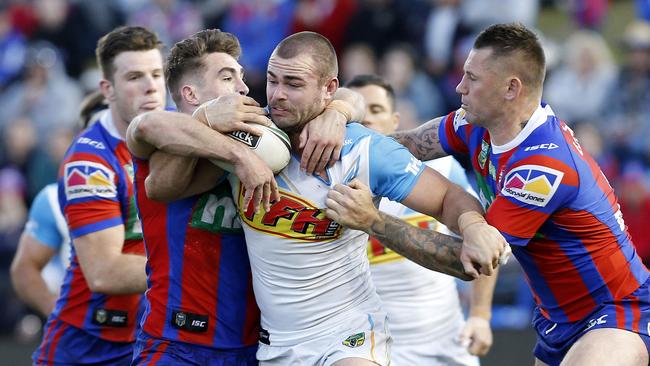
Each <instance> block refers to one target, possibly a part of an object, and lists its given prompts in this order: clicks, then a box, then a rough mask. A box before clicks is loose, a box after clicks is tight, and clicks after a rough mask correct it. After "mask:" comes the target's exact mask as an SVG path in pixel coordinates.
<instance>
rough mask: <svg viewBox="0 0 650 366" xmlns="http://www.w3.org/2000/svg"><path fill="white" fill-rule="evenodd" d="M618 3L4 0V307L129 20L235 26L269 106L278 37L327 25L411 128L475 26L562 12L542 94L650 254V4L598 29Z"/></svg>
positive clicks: (3, 327)
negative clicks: (26, 243)
mask: <svg viewBox="0 0 650 366" xmlns="http://www.w3.org/2000/svg"><path fill="white" fill-rule="evenodd" d="M615 2H616V1H608V0H555V1H552V0H546V1H543V0H113V1H92V0H2V2H0V141H2V142H1V144H0V297H2V298H3V299H2V301H0V311H2V312H3V313H4V314H12V313H13V314H16V313H20V312H21V311H23V309H22V305H20V304H19V303H18V301H17V300H13V299H12V298H10V297H7V296H5V294H8V293H10V289H9V288H10V281H9V280H8V268H9V264H10V262H11V258H12V257H13V253H14V251H15V249H16V244H17V242H18V238H19V236H20V233H21V232H22V229H23V226H24V224H25V220H26V215H27V212H28V208H29V205H30V203H31V201H32V200H33V198H34V196H35V195H36V193H38V191H39V190H40V189H41V188H42V187H44V186H45V185H46V184H48V183H51V182H54V181H55V180H56V177H57V169H58V164H59V162H60V160H61V158H62V156H63V154H64V153H65V150H66V148H67V146H68V145H69V143H70V141H71V139H72V138H73V136H74V134H75V133H76V132H78V129H79V127H78V125H79V122H78V114H79V111H78V109H79V105H80V102H81V100H82V99H83V97H84V96H85V95H87V94H88V93H90V92H92V91H93V90H95V89H96V88H97V85H98V81H99V77H100V74H99V71H98V69H97V65H96V64H95V56H94V49H95V45H96V42H97V39H98V38H99V37H100V36H101V35H103V34H105V33H106V32H108V31H110V30H111V29H113V28H114V27H116V26H118V25H122V24H138V25H143V26H146V27H148V28H149V29H152V30H154V31H156V32H157V33H158V35H159V36H160V38H161V40H163V41H164V42H165V43H166V45H167V46H168V48H169V47H171V45H173V44H174V43H175V42H176V41H178V40H180V39H182V38H184V37H186V36H187V35H189V34H192V33H194V32H196V31H198V30H200V29H203V28H220V29H222V30H225V31H228V32H232V33H234V34H235V35H237V37H238V38H239V40H240V42H241V44H242V49H243V56H242V59H241V63H242V65H243V66H244V67H245V69H246V78H247V83H248V85H249V87H250V89H251V95H252V96H253V97H254V98H255V99H256V100H258V101H259V102H260V103H261V104H264V99H265V97H264V88H265V70H266V62H267V60H268V57H269V55H270V53H271V51H272V50H273V47H274V46H275V45H276V44H277V43H278V42H279V41H280V40H281V39H283V38H284V37H285V36H287V35H288V34H291V33H293V32H296V31H301V30H313V31H317V32H319V33H321V34H323V35H325V36H326V37H327V38H329V39H330V40H331V42H332V43H333V45H334V46H335V48H336V50H337V52H338V55H339V66H340V78H341V80H342V82H343V83H344V82H345V81H346V80H349V79H350V78H352V77H353V76H355V75H358V74H364V73H377V74H379V75H382V76H383V77H385V78H386V79H387V80H388V81H389V82H390V83H391V84H392V85H393V87H394V88H395V91H396V93H397V97H398V111H399V112H400V114H401V121H402V123H401V127H402V128H411V127H414V126H417V125H418V124H419V123H422V122H425V121H426V120H428V119H430V118H431V117H433V116H438V115H442V114H446V113H448V112H450V111H452V110H454V109H455V108H458V106H459V97H458V95H457V94H456V92H455V86H456V84H457V83H458V82H459V81H460V78H461V77H462V67H463V62H464V60H465V57H466V56H467V53H468V52H469V49H470V47H471V44H472V41H473V37H474V35H475V34H477V33H478V31H480V30H481V29H483V28H484V27H485V26H487V25H489V24H492V23H504V22H511V21H519V22H522V23H524V24H525V25H527V26H531V27H535V26H537V21H538V19H539V14H540V12H542V11H543V10H544V9H545V8H547V7H557V8H559V9H562V11H565V12H566V13H567V15H568V17H567V18H568V19H569V20H570V21H571V22H572V24H571V29H574V31H572V32H571V34H570V35H569V34H567V37H566V38H565V39H560V40H552V39H549V38H547V37H544V36H543V34H541V36H542V38H543V41H544V43H545V47H546V48H547V58H548V60H547V61H548V66H549V67H548V71H547V79H546V85H545V95H544V100H545V101H546V102H548V103H549V104H550V105H551V106H552V108H553V109H554V110H555V112H556V114H557V115H558V116H559V117H560V118H562V119H564V120H566V122H567V123H568V124H569V125H570V126H572V127H573V129H574V131H575V133H576V135H577V137H578V139H579V140H580V142H581V144H582V146H583V148H584V149H586V150H588V151H589V152H590V153H591V154H592V155H593V156H594V158H595V159H596V160H597V161H598V162H599V164H600V165H601V167H602V168H603V171H604V172H605V174H606V175H607V177H608V179H609V180H610V182H611V183H612V185H613V186H614V187H615V188H616V191H617V193H618V195H619V198H620V202H621V206H622V211H623V214H624V218H625V221H626V224H627V226H628V229H629V232H630V234H631V235H632V238H633V240H634V242H635V244H636V245H637V249H638V252H639V254H640V255H641V256H642V257H643V258H644V259H645V260H646V263H649V262H650V235H648V233H649V231H648V229H647V227H646V226H645V225H647V224H646V222H647V221H648V220H650V1H648V0H636V2H634V1H632V0H628V1H623V0H619V1H618V2H626V3H629V4H630V6H631V7H634V8H635V14H636V18H634V19H627V20H626V21H625V22H626V23H627V28H626V29H625V31H624V32H623V33H622V34H620V35H617V39H616V40H615V41H616V42H615V43H609V44H608V43H607V42H606V41H605V37H604V36H603V34H602V32H603V29H604V25H605V23H606V22H607V21H608V14H609V13H608V12H609V9H610V8H611V6H612V4H613V3H615ZM614 54H616V55H620V57H618V58H615V57H614V56H613V55H614ZM615 60H618V61H615ZM513 271H514V270H513ZM519 277H520V276H511V277H508V276H507V271H505V273H504V275H503V279H502V280H501V281H503V283H504V284H506V286H498V287H497V293H496V295H495V296H496V299H495V302H496V303H499V301H500V299H499V296H502V297H503V298H504V299H505V298H506V297H510V298H509V300H504V301H503V302H504V303H505V302H507V301H510V302H511V303H515V304H516V303H522V302H525V303H528V302H529V301H530V299H528V298H526V299H520V298H519V296H520V295H519V294H521V293H522V292H521V291H519V287H520V286H521V281H520V280H519ZM502 289H505V290H502ZM507 291H510V293H509V294H508V293H506V292H507ZM524 292H526V293H527V291H526V290H524ZM510 314H512V313H510ZM526 314H528V310H526ZM495 318H496V321H498V319H499V316H498V314H497V315H496V316H495ZM10 319H12V317H11V316H5V317H2V318H0V333H7V332H12V331H13V329H14V324H10V323H9V322H10V321H11V320H10ZM508 319H511V318H508ZM503 321H504V322H505V323H507V321H506V320H503ZM525 326H527V324H525Z"/></svg>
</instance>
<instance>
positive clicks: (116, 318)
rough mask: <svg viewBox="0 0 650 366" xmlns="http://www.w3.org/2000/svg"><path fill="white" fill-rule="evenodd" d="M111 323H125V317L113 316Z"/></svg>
mask: <svg viewBox="0 0 650 366" xmlns="http://www.w3.org/2000/svg"><path fill="white" fill-rule="evenodd" d="M111 321H112V322H113V323H126V317H125V316H123V315H113V316H112V317H111Z"/></svg>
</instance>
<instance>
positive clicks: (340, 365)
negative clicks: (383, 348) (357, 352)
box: [332, 357, 379, 366]
mask: <svg viewBox="0 0 650 366" xmlns="http://www.w3.org/2000/svg"><path fill="white" fill-rule="evenodd" d="M377 365H379V364H378V363H376V362H372V361H369V360H366V359H365V358H357V357H352V358H344V359H342V360H338V361H336V362H334V363H333V364H332V366H377Z"/></svg>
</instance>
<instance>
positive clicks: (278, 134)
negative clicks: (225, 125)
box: [210, 124, 291, 174]
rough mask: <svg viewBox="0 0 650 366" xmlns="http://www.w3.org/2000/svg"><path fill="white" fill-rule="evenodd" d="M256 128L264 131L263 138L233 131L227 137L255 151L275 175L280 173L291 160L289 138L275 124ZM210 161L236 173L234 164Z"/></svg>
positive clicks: (257, 125) (258, 125)
mask: <svg viewBox="0 0 650 366" xmlns="http://www.w3.org/2000/svg"><path fill="white" fill-rule="evenodd" d="M255 128H257V129H258V130H260V131H262V136H256V135H253V134H251V133H248V132H246V131H233V132H230V133H228V134H227V135H228V136H230V137H231V138H232V139H234V140H236V141H239V142H240V143H242V144H244V145H246V146H248V148H249V149H251V150H253V152H255V154H256V155H257V156H258V157H260V158H261V159H262V160H263V161H264V162H265V163H266V165H268V167H269V168H271V170H272V171H273V174H277V173H279V172H280V171H281V170H282V169H284V167H286V166H287V164H289V159H291V142H290V141H289V136H287V134H286V133H284V131H282V130H281V129H279V128H278V127H277V126H276V125H275V124H273V125H271V126H264V125H260V124H255ZM210 161H211V162H212V163H213V164H215V165H217V166H218V167H220V168H222V169H223V170H226V171H229V172H231V173H232V172H234V171H235V168H234V167H233V166H232V164H230V163H228V162H225V161H222V160H216V159H211V160H210Z"/></svg>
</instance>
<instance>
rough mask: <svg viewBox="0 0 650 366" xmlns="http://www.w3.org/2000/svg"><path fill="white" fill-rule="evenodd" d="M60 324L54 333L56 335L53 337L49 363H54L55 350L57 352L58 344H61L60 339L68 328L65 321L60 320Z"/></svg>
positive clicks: (48, 356) (48, 357)
mask: <svg viewBox="0 0 650 366" xmlns="http://www.w3.org/2000/svg"><path fill="white" fill-rule="evenodd" d="M59 324H61V326H60V327H59V329H57V331H56V333H54V337H52V343H51V344H50V350H49V352H48V355H47V364H48V365H54V352H56V346H57V345H58V344H59V340H61V336H62V335H63V333H64V332H65V330H66V329H67V328H68V324H66V323H64V322H59Z"/></svg>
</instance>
